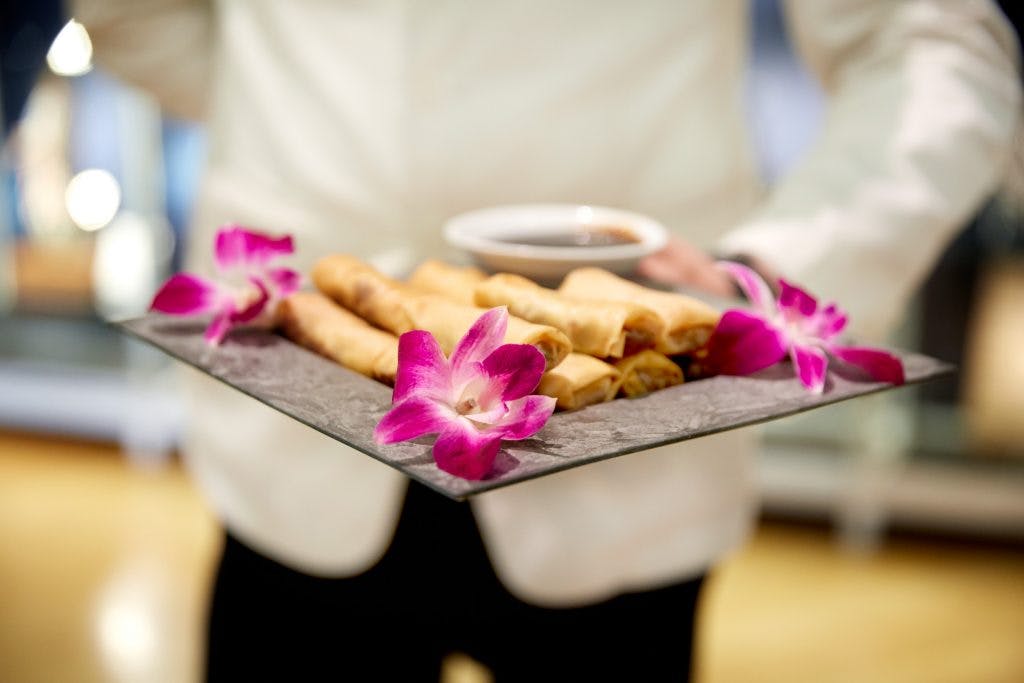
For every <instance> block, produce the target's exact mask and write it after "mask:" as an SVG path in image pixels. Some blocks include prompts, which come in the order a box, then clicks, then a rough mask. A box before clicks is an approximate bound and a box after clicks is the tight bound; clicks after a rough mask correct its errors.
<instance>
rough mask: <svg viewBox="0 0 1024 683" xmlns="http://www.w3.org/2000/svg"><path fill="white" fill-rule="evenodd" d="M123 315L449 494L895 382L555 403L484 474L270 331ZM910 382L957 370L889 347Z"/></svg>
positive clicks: (356, 382)
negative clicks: (441, 451) (381, 425)
mask: <svg viewBox="0 0 1024 683" xmlns="http://www.w3.org/2000/svg"><path fill="white" fill-rule="evenodd" d="M116 325H117V326H118V327H119V328H121V329H122V330H123V331H125V332H127V333H128V334H130V335H132V336H134V337H136V338H138V339H141V340H142V341H144V342H147V343H149V344H151V345H153V346H155V347H157V348H158V349H160V350H162V351H164V352H165V353H167V354H169V355H171V356H172V357H174V358H176V359H178V360H180V361H182V362H184V363H187V364H189V365H191V366H194V367H196V368H198V369H199V370H201V371H203V372H205V373H207V374H209V375H211V376H213V377H215V378H217V379H219V380H221V381H222V382H224V383H226V384H228V385H230V386H232V387H234V388H235V389H238V390H239V391H242V392H244V393H246V394H248V395H249V396H251V397H253V398H254V399H256V400H258V401H261V402H263V403H265V404H267V405H269V406H271V407H272V408H275V409H277V410H279V411H281V412H282V413H284V414H286V415H288V416H290V417H292V418H294V419H296V420H298V421H300V422H302V423H304V424H306V425H309V426H310V427H312V428H314V429H316V430H318V431H320V432H323V433H324V434H326V435H327V436H329V437H332V438H334V439H336V440H338V441H340V442H342V443H344V444H347V445H349V446H351V447H352V448H355V449H356V450H358V451H361V452H363V453H365V454H366V455H369V456H370V457H373V458H376V459H377V460H380V461H381V462H383V463H386V464H388V465H390V466H392V467H394V468H396V469H398V470H400V471H401V472H403V473H405V474H406V475H407V476H409V477H410V478H412V479H415V480H416V481H419V482H421V483H423V484H425V485H427V486H429V487H431V488H433V489H435V490H437V491H439V492H441V493H443V494H445V495H447V496H449V497H451V498H455V499H462V498H466V497H468V496H472V495H474V494H477V493H481V492H483V491H488V490H491V489H495V488H500V487H503V486H508V485H510V484H515V483H517V482H521V481H526V480H528V479H533V478H536V477H541V476H544V475H547V474H552V473H554V472H559V471H562V470H567V469H570V468H573V467H579V466H580V465H585V464H587V463H591V462H596V461H598V460H604V459H606V458H613V457H616V456H620V455H626V454H628V453H634V452H636V451H642V450H645V449H648V448H653V447H655V446H662V445H665V444H669V443H674V442H677V441H684V440H687V439H693V438H697V437H701V436H707V435H709V434H715V433H717V432H722V431H726V430H729V429H736V428H738V427H743V426H746V425H751V424H755V423H759V422H766V421H769V420H775V419H778V418H781V417H785V416H787V415H793V414H795V413H799V412H803V411H806V410H811V409H814V408H818V407H820V406H824V405H828V404H831V403H836V402H838V401H843V400H846V399H850V398H854V397H856V396H863V395H866V394H871V393H875V392H878V391H883V390H887V389H891V388H893V387H892V386H891V385H888V384H882V383H879V382H871V381H867V380H865V379H864V378H859V377H853V376H851V375H850V374H848V373H845V374H839V373H837V372H831V371H830V373H829V381H828V384H827V385H826V387H825V391H824V393H823V394H822V395H820V396H815V395H812V394H810V393H808V392H807V391H806V390H805V389H804V388H803V387H802V386H801V384H800V382H799V381H798V380H797V379H796V378H795V377H794V376H793V373H792V370H791V368H790V367H788V366H787V365H785V364H782V365H779V366H776V367H773V368H769V369H767V370H765V371H763V372H761V373H758V374H756V375H752V376H749V377H726V376H719V377H712V378H709V379H702V380H698V381H692V382H688V383H685V384H682V385H680V386H677V387H672V388H670V389H664V390H662V391H658V392H655V393H652V394H650V395H648V396H645V397H643V398H637V399H618V400H615V401H611V402H609V403H603V404H600V405H596V406H591V407H589V408H584V409H583V410H578V411H575V412H567V413H556V414H555V415H553V416H552V417H551V419H550V420H549V421H548V423H547V424H546V425H545V426H544V428H543V429H542V430H541V431H540V432H539V433H538V435H537V436H535V437H534V438H532V439H527V440H524V441H517V442H506V443H505V447H504V448H503V450H502V451H501V452H500V453H499V456H498V461H497V463H496V466H495V471H494V472H493V473H492V475H491V476H490V477H489V478H488V479H485V480H483V481H466V480H464V479H460V478H458V477H453V476H451V475H449V474H447V473H445V472H442V471H441V470H439V469H438V468H437V466H436V465H435V464H434V461H433V458H432V456H431V453H430V449H431V440H430V439H422V440H418V441H414V442H408V443H400V444H394V445H390V446H381V445H378V444H376V443H374V441H373V428H374V425H376V423H377V421H378V420H379V419H380V418H381V416H382V415H384V413H385V412H387V410H388V409H389V408H390V405H391V389H390V388H389V387H387V386H385V385H383V384H380V383H378V382H375V381H373V380H371V379H368V378H366V377H363V376H362V375H359V374H357V373H355V372H352V371H350V370H348V369H346V368H344V367H341V366H340V365H338V364H336V363H334V362H333V361H330V360H328V359H326V358H323V357H321V356H319V355H317V354H315V353H313V352H311V351H307V350H306V349H304V348H302V347H300V346H298V345H297V344H294V343H292V342H291V341H289V340H288V339H285V338H284V337H282V336H280V335H277V334H275V333H273V332H267V331H260V330H235V331H234V332H232V333H231V334H230V335H229V336H228V337H227V338H226V339H225V340H224V342H223V344H222V345H221V346H219V347H216V348H210V347H209V346H207V344H206V343H205V342H204V341H203V337H202V333H203V329H204V327H205V325H204V323H203V322H201V321H189V320H183V319H180V318H169V317H166V316H162V315H159V314H150V315H147V316H144V317H141V318H136V319H133V320H128V321H123V322H120V323H116ZM894 353H898V354H899V355H900V357H901V358H902V359H903V362H904V368H905V370H906V376H907V383H908V384H912V383H916V382H921V381H924V380H927V379H931V378H934V377H939V376H942V375H945V374H948V373H950V372H952V371H953V367H952V366H950V365H949V364H946V363H944V362H942V361H938V360H935V359H933V358H929V357H927V356H922V355H918V354H913V353H905V352H899V351H894Z"/></svg>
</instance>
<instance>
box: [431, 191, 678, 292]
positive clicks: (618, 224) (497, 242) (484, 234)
mask: <svg viewBox="0 0 1024 683" xmlns="http://www.w3.org/2000/svg"><path fill="white" fill-rule="evenodd" d="M444 236H445V239H446V240H447V242H448V243H449V244H451V245H452V246H454V247H458V248H459V249H463V250H465V251H466V252H468V253H469V254H470V255H471V256H472V257H473V259H474V260H475V261H476V262H477V263H478V264H479V265H480V266H482V267H483V268H485V269H487V270H490V271H493V272H504V273H517V274H519V275H523V276H525V277H529V278H531V279H534V280H537V281H540V282H544V283H548V284H551V283H557V282H558V281H559V280H561V279H562V277H563V276H564V275H565V274H566V273H568V272H569V271H570V270H572V269H573V268H579V267H581V266H596V267H599V268H605V269H607V270H610V271H612V272H614V273H619V274H621V275H628V274H630V273H632V272H634V271H635V270H636V266H637V263H638V262H639V261H640V259H642V258H643V257H644V256H647V255H649V254H653V253H654V252H656V251H658V250H659V249H661V248H662V247H664V246H665V243H666V242H667V241H668V233H667V231H666V230H665V227H664V226H663V225H661V224H660V223H658V222H657V221H655V220H654V219H652V218H650V217H648V216H644V215H642V214H638V213H633V212H631V211H623V210H620V209H612V208H608V207H603V206H590V205H584V204H517V205H509V206H496V207H492V208H487V209H480V210H477V211H471V212H469V213H464V214H460V215H458V216H455V217H454V218H452V219H450V220H449V221H447V222H446V223H445V226H444ZM623 237H627V238H628V239H627V240H622V239H621V238H623ZM605 242H621V243H610V244H605ZM598 244H600V246H598Z"/></svg>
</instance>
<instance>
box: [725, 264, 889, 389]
mask: <svg viewBox="0 0 1024 683" xmlns="http://www.w3.org/2000/svg"><path fill="white" fill-rule="evenodd" d="M720 266H721V267H722V268H724V269H725V271H726V272H728V273H729V275H731V276H732V277H733V278H734V279H735V280H736V283H737V284H738V285H739V287H740V289H741V290H743V293H744V294H745V295H746V296H747V299H748V300H749V301H750V303H751V304H752V306H753V308H754V310H753V311H741V310H735V309H734V310H729V311H726V312H725V313H724V314H723V315H722V318H721V320H720V321H719V323H718V326H717V327H716V328H715V331H714V334H712V336H711V340H710V341H709V342H708V358H707V363H708V365H709V366H710V367H711V368H712V369H714V370H715V371H717V372H720V373H722V374H727V375H748V374H750V373H752V372H756V371H758V370H761V369H763V368H766V367H768V366H770V365H774V364H775V363H777V362H779V361H780V360H782V359H783V358H785V357H786V354H787V353H788V354H789V357H790V359H792V361H793V365H794V366H795V368H796V373H797V375H798V376H799V377H800V381H801V382H802V383H803V385H804V386H805V387H807V389H808V390H810V391H812V392H814V393H816V394H820V393H822V391H823V390H824V388H825V376H826V371H827V369H828V359H829V356H832V357H833V358H835V359H837V360H839V361H841V362H844V363H847V364H849V365H853V366H855V367H858V368H860V369H861V370H863V371H864V372H866V373H867V374H868V376H870V377H871V378H872V379H874V380H876V381H879V382H889V383H892V384H903V381H904V377H903V364H902V362H901V361H900V359H899V358H897V357H896V356H894V355H892V354H891V353H888V352H886V351H883V350H881V349H873V348H867V347H860V346H842V345H840V344H837V343H836V338H837V337H838V336H839V334H840V333H841V332H842V331H843V328H845V327H846V321H847V318H846V314H845V313H844V312H843V311H842V310H840V309H839V307H838V306H836V304H834V303H830V304H828V305H827V306H825V307H819V306H818V302H817V301H816V300H815V299H814V297H812V296H811V295H810V294H808V293H807V292H805V291H804V290H802V289H800V288H799V287H795V286H793V285H791V284H790V283H788V282H786V281H785V280H782V279H780V280H779V288H780V293H779V298H778V300H777V301H776V299H775V297H774V296H773V294H772V291H771V289H770V288H769V287H768V284H767V283H766V282H765V281H764V280H763V279H762V278H761V276H760V275H758V274H757V273H756V272H755V271H753V270H752V269H750V268H748V267H747V266H744V265H741V264H739V263H732V262H728V261H725V262H722V263H721V264H720Z"/></svg>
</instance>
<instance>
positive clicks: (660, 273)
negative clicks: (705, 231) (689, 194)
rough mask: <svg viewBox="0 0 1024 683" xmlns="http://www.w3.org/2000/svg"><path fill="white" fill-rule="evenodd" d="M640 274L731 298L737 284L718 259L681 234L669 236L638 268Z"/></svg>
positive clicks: (733, 295)
mask: <svg viewBox="0 0 1024 683" xmlns="http://www.w3.org/2000/svg"><path fill="white" fill-rule="evenodd" d="M637 270H638V271H639V273H640V275H642V276H643V277H646V278H649V279H651V280H657V281H659V282H664V283H666V284H670V285H676V286H684V287H693V288H695V289H700V290H703V291H705V292H707V293H709V294H714V295H715V296H720V297H723V298H730V297H735V296H736V288H735V287H734V286H733V283H732V278H730V277H729V276H728V275H727V274H726V273H725V272H724V271H723V270H721V269H720V268H718V267H717V266H715V259H714V258H712V257H711V256H710V255H708V254H706V253H705V252H703V251H702V250H700V249H698V248H697V247H695V246H693V245H692V244H689V243H688V242H684V241H683V240H681V239H679V238H678V237H670V238H669V242H668V244H667V245H666V246H665V248H664V249H662V250H661V251H659V252H658V253H656V254H651V255H650V256H648V257H646V258H645V259H643V260H642V261H640V265H639V267H638V268H637Z"/></svg>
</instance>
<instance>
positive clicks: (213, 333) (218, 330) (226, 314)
mask: <svg viewBox="0 0 1024 683" xmlns="http://www.w3.org/2000/svg"><path fill="white" fill-rule="evenodd" d="M233 314H234V309H232V308H227V309H225V310H223V311H221V312H220V313H218V314H217V315H215V316H213V320H211V321H210V324H209V325H207V326H206V331H205V332H204V333H203V339H205V340H206V343H207V344H209V345H210V346H217V345H218V344H220V343H221V342H222V341H224V337H226V336H227V334H228V332H230V331H231V328H232V327H233V326H234V323H233V322H232V320H231V316H232V315H233Z"/></svg>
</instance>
